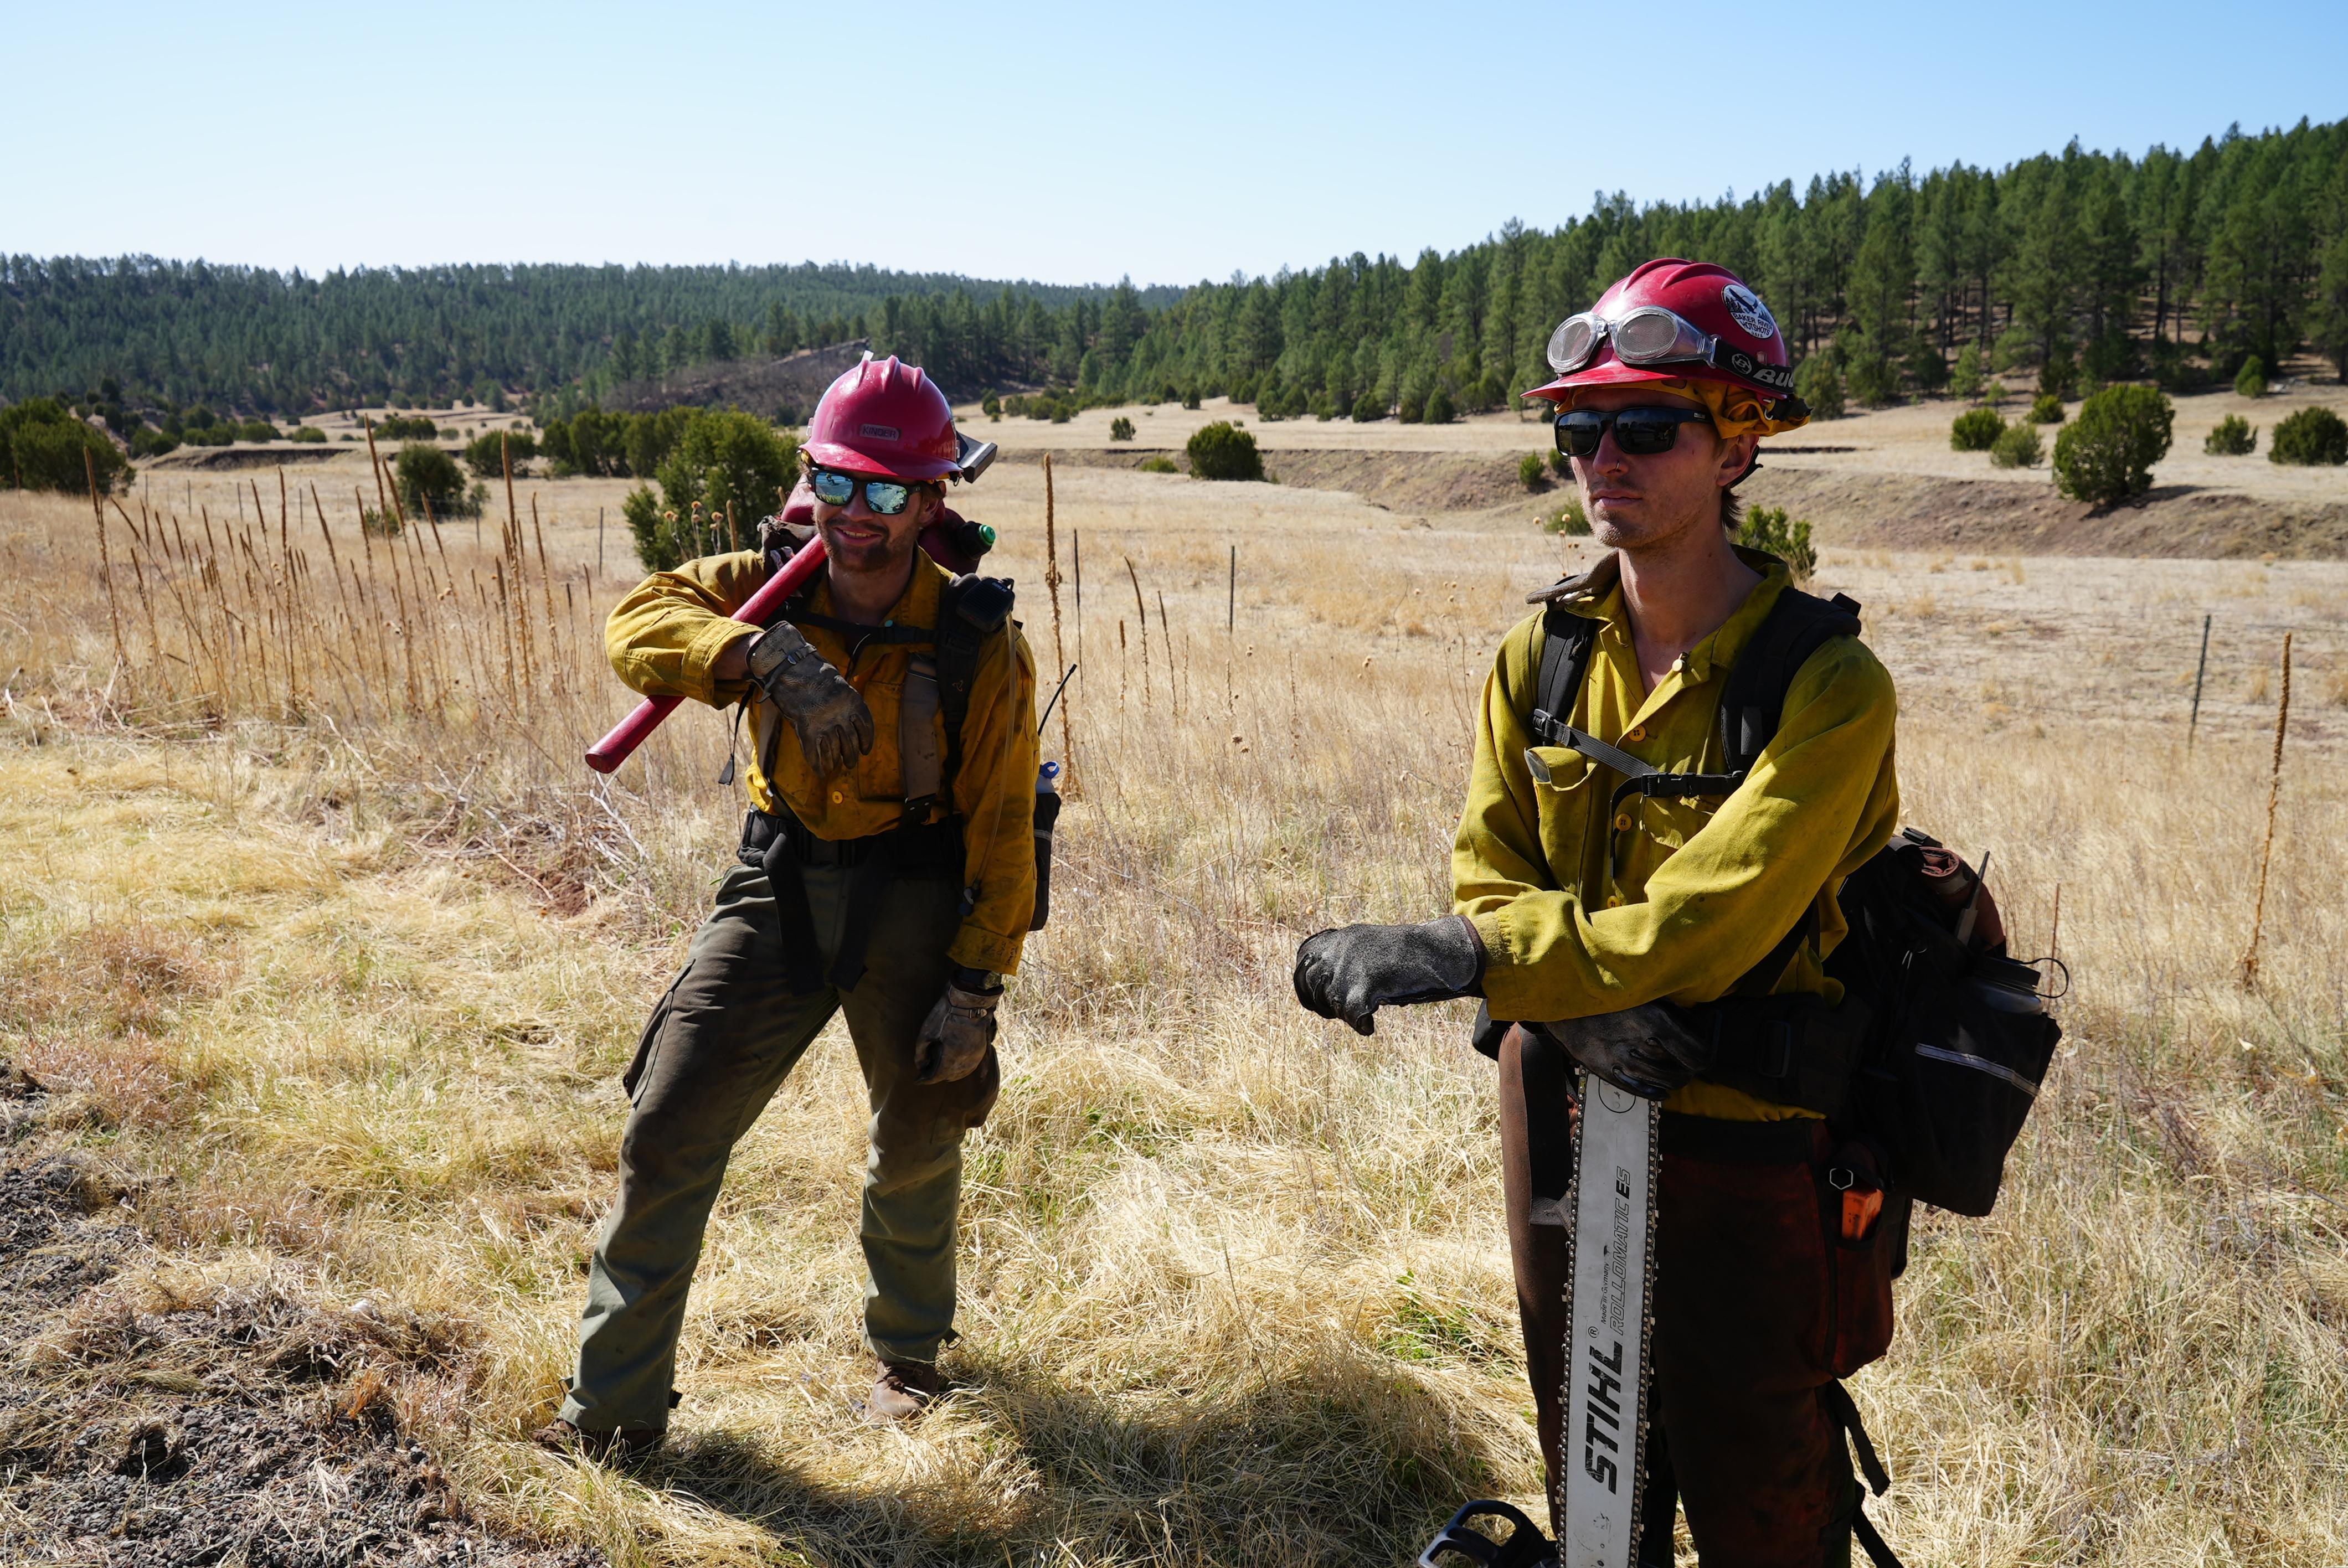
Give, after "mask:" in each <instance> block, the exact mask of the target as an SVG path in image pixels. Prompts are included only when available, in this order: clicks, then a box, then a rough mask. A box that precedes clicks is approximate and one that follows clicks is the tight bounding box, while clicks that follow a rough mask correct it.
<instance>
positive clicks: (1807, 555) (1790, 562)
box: [1736, 507, 1818, 582]
mask: <svg viewBox="0 0 2348 1568" xmlns="http://www.w3.org/2000/svg"><path fill="white" fill-rule="evenodd" d="M1736 542H1737V543H1738V544H1740V545H1743V546H1744V547H1745V548H1747V549H1756V550H1764V551H1766V552H1767V553H1768V554H1770V555H1773V556H1776V558H1777V559H1779V560H1781V561H1784V562H1785V563H1786V565H1787V568H1788V569H1790V570H1791V571H1792V572H1793V574H1794V577H1795V579H1797V581H1804V582H1807V581H1808V580H1809V578H1810V574H1811V573H1813V572H1815V571H1817V570H1818V551H1817V550H1816V549H1814V548H1811V546H1810V521H1809V519H1808V518H1793V519H1791V520H1790V521H1789V520H1788V519H1787V517H1786V508H1785V507H1754V508H1753V509H1752V510H1751V511H1749V512H1747V513H1746V514H1745V523H1744V526H1743V527H1741V528H1738V529H1737V530H1736Z"/></svg>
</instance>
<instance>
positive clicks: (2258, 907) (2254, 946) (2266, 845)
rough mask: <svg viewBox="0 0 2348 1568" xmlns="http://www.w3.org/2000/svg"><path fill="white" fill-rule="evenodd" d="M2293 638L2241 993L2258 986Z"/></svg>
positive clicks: (2285, 647) (2285, 656)
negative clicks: (2260, 948) (2257, 889)
mask: <svg viewBox="0 0 2348 1568" xmlns="http://www.w3.org/2000/svg"><path fill="white" fill-rule="evenodd" d="M2290 727H2291V633H2290V632H2288V631H2286V632H2284V633H2283V634H2282V697H2281V701H2279V702H2277V703H2276V704H2275V732H2274V760H2273V762H2272V763H2271V764H2269V765H2268V768H2267V831H2266V835H2265V837H2264V838H2263V839H2262V840H2260V845H2259V892H2258V897H2257V898H2256V899H2255V900H2253V901H2252V903H2251V905H2250V946H2249V947H2247V948H2243V949H2242V963H2241V981H2242V989H2245V990H2248V989H2250V987H2252V986H2255V985H2257V984H2258V983H2259V936H2260V932H2261V931H2263V930H2264V928H2265V926H2266V917H2267V872H2268V870H2269V868H2270V867H2271V866H2273V864H2274V837H2275V810H2276V808H2277V806H2279V805H2280V804H2281V801H2282V742H2283V735H2284V733H2285V732H2287V731H2288V730H2289V729H2290Z"/></svg>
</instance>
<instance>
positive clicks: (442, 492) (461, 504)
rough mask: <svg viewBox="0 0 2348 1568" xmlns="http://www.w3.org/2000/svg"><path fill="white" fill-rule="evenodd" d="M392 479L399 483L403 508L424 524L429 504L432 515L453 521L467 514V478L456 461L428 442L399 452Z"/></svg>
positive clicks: (393, 467)
mask: <svg viewBox="0 0 2348 1568" xmlns="http://www.w3.org/2000/svg"><path fill="white" fill-rule="evenodd" d="M392 474H393V477H395V478H396V480H397V481H398V484H399V501H400V505H401V506H403V507H407V510H408V512H409V514H410V515H412V516H414V517H415V518H416V520H417V522H422V521H423V520H424V518H423V516H422V514H423V511H424V508H425V505H426V503H427V502H429V503H430V505H431V508H432V515H433V516H434V517H437V518H453V517H455V516H457V515H458V513H459V512H462V511H465V510H466V509H467V507H466V502H465V476H464V473H463V471H462V470H461V469H459V468H458V466H457V459H455V458H454V457H451V456H448V453H446V452H443V451H442V450H440V448H439V447H438V446H433V445H432V444H431V443H429V442H427V441H411V442H409V443H408V444H407V446H402V447H401V448H400V449H399V456H398V458H397V459H396V461H395V462H394V463H393V464H392Z"/></svg>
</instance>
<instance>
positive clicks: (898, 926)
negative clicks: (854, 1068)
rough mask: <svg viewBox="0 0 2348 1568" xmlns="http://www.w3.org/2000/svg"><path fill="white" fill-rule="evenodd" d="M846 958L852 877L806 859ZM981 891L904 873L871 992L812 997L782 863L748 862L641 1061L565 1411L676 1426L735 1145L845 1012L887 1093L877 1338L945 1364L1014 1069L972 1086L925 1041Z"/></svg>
mask: <svg viewBox="0 0 2348 1568" xmlns="http://www.w3.org/2000/svg"><path fill="white" fill-rule="evenodd" d="M803 875H804V876H805V878H806V883H807V897H808V909H809V912H810V913H811V914H812V915H813V916H814V917H815V929H816V934H817V938H818V941H819V944H820V945H821V947H822V948H823V967H824V968H825V969H826V970H827V971H829V968H830V966H831V963H832V959H833V958H834V957H835V955H836V953H837V951H838V948H839V939H840V930H841V927H842V924H843V922H844V920H845V918H846V916H847V912H848V898H847V892H848V878H849V875H850V874H849V873H848V872H846V871H842V870H839V869H836V868H832V867H811V868H808V869H807V870H806V871H805V872H804V873H803ZM960 924H961V890H960V889H959V888H957V887H956V886H953V884H951V883H949V882H946V881H943V880H935V881H926V880H904V881H899V882H895V883H892V884H891V885H890V886H888V888H887V891H886V895H885V898H884V902H883V905H882V908H881V912H880V918H879V920H878V922H877V923H876V925H875V927H874V929H873V932H872V938H871V944H870V948H868V949H867V952H866V957H865V964H866V968H865V970H864V974H863V978H862V979H860V980H859V981H858V982H857V985H856V988H855V989H853V990H850V991H846V992H842V991H840V990H839V989H836V988H830V987H827V988H826V989H823V990H820V991H818V992H816V993H814V994H812V995H809V996H800V997H795V996H793V995H791V993H790V986H789V983H788V980H787V979H785V975H784V966H783V961H782V939H783V938H782V929H781V927H780V925H779V924H778V920H777V918H776V914H775V897H774V893H773V890H772V889H771V888H770V887H769V886H767V877H766V875H765V874H764V873H763V872H759V871H756V870H752V869H750V868H748V867H747V866H745V867H736V869H735V870H734V871H733V872H731V873H730V874H728V875H727V876H726V879H725V881H724V882H723V883H722V884H721V885H720V886H719V888H718V892H717V904H716V908H715V909H713V910H712V911H711V912H710V916H709V918H708V920H707V921H705V923H704V924H703V926H702V927H701V929H700V931H699V932H698V933H697V934H695V937H694V939H693V949H692V955H691V957H690V958H688V959H687V961H686V963H685V972H684V973H682V974H680V975H679V976H678V977H677V978H676V981H675V984H674V985H672V986H671V987H670V988H669V989H668V994H667V995H665V996H664V997H663V998H662V999H661V1000H660V1004H659V1006H657V1007H656V1008H654V1009H653V1016H652V1020H651V1021H650V1022H649V1023H647V1024H646V1025H645V1026H644V1041H643V1044H642V1046H641V1047H640V1048H639V1050H638V1053H637V1058H636V1062H635V1065H634V1067H633V1069H631V1071H630V1074H629V1086H630V1094H631V1098H632V1100H633V1106H632V1108H631V1110H630V1111H629V1113H628V1123H627V1129H626V1131H625V1132H623V1134H622V1136H621V1140H620V1196H619V1201H618V1202H617V1203H616V1204H613V1207H612V1210H611V1213H610V1214H608V1215H607V1216H606V1217H605V1219H604V1222H603V1228H602V1232H601V1234H600V1235H598V1237H597V1239H596V1243H595V1255H594V1259H593V1261H592V1264H591V1265H590V1266H589V1269H588V1276H587V1307H586V1310H585V1311H584V1312H583V1313H582V1315H581V1318H580V1324H579V1370H578V1375H577V1376H576V1377H575V1378H572V1385H571V1397H570V1398H569V1399H567V1400H565V1401H564V1402H563V1406H562V1411H561V1414H562V1419H565V1420H568V1421H570V1422H572V1424H573V1425H575V1426H578V1427H580V1428H582V1430H591V1431H602V1430H612V1429H614V1428H629V1429H647V1428H662V1427H665V1426H667V1425H668V1413H669V1407H670V1405H671V1404H672V1403H673V1402H674V1401H673V1398H672V1395H671V1392H670V1389H671V1384H672V1382H673V1380H674V1378H675V1367H676V1342H677V1335H678V1332H679V1330H680V1329H681V1328H682V1327H683V1326H684V1322H685V1292H686V1290H687V1288H688V1287H689V1286H690V1285H691V1284H692V1281H693V1270H694V1266H695V1264H696V1263H697V1262H698V1261H699V1259H700V1256H701V1241H702V1233H703V1231H704V1230H705V1228H706V1227H707V1225H708V1223H709V1211H710V1208H711V1205H712V1204H715V1203H716V1199H717V1188H718V1184H719V1183H720V1182H721V1181H722V1180H723V1179H724V1177H725V1174H726V1160H727V1158H728V1157H729V1156H730V1155H731V1154H732V1153H733V1150H734V1145H735V1143H736V1142H737V1141H738V1140H739V1139H740V1138H741V1136H742V1134H743V1133H744V1132H747V1131H748V1130H749V1127H750V1124H751V1123H752V1122H755V1121H757V1118H758V1113H759V1112H761V1111H763V1110H764V1109H766V1105H767V1101H768V1100H769V1099H771V1098H772V1097H773V1095H774V1092H775V1091H776V1089H777V1088H778V1087H779V1086H780V1085H781V1083H782V1081H783V1080H784V1078H785V1077H786V1076H788V1074H789V1072H790V1071H791V1068H792V1067H793V1066H794V1065H796V1064H797V1063H798V1060H799V1057H800V1056H801V1055H802V1054H803V1053H804V1052H805V1051H806V1050H807V1048H808V1045H809V1044H810V1043H811V1042H812V1041H813V1040H815V1038H816V1036H817V1035H818V1034H819V1033H820V1032H821V1031H822V1029H823V1026H824V1025H825V1024H827V1023H829V1021H830V1020H831V1016H832V1014H833V1013H835V1012H839V1011H845V1012H846V1014H847V1015H848V1032H849V1035H850V1039H852V1040H854V1041H855V1044H856V1058H857V1061H858V1064H859V1065H860V1066H861V1067H862V1068H863V1070H864V1082H865V1086H866V1089H867V1091H868V1092H869V1099H870V1105H871V1114H872V1121H871V1152H870V1157H869V1158H868V1160H867V1161H866V1164H865V1172H864V1212H863V1224H862V1239H863V1244H864V1266H865V1287H864V1342H865V1345H866V1347H867V1348H870V1350H871V1351H872V1353H873V1354H874V1355H876V1356H880V1357H883V1358H887V1359H889V1360H892V1361H924V1362H925V1361H932V1360H935V1359H936V1358H937V1353H938V1348H939V1347H940V1346H941V1345H942V1344H943V1343H944V1342H945V1341H946V1340H948V1339H950V1338H951V1337H953V1309H954V1221H955V1210H956V1206H957V1204H958V1201H959V1199H960V1196H961V1186H962V1139H963V1133H964V1132H967V1131H968V1130H969V1129H971V1128H973V1127H975V1126H977V1125H978V1124H979V1123H980V1122H983V1121H984V1120H985V1119H986V1113H987V1112H989V1111H990V1110H992V1109H993V1108H994V1097H995V1092H996V1089H997V1087H998V1085H999V1084H1000V1082H1001V1075H1000V1071H999V1070H998V1068H997V1066H996V1063H995V1058H994V1052H993V1051H992V1050H990V1051H988V1052H987V1054H986V1060H985V1061H983V1062H982V1063H980V1065H979V1068H978V1071H975V1072H973V1073H971V1074H970V1075H969V1076H968V1077H966V1078H963V1079H960V1080H958V1081H954V1082H952V1083H919V1082H916V1081H914V1076H913V1041H914V1037H915V1035H916V1034H917V1033H918V1032H919V1031H920V1030H921V1026H922V1020H923V1019H924V1018H926V1017H927V1016H928V1014H929V1011H930V1008H931V1007H932V1004H933V1003H935V1002H936V1000H937V999H938V997H939V995H940V994H941V993H942V991H943V989H944V988H945V982H946V976H947V974H948V972H949V970H950V968H952V966H951V965H950V964H949V963H948V961H947V958H946V944H947V943H948V942H950V941H952V940H953V936H954V932H955V930H956V929H957V928H958V927H959V926H960Z"/></svg>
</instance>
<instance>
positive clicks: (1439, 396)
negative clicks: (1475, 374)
mask: <svg viewBox="0 0 2348 1568" xmlns="http://www.w3.org/2000/svg"><path fill="white" fill-rule="evenodd" d="M1458 414H1459V411H1458V410H1457V408H1455V407H1453V406H1452V405H1451V395H1450V394H1449V393H1447V392H1446V391H1444V390H1443V388H1441V387H1439V386H1438V387H1437V388H1436V389H1435V390H1434V391H1433V392H1430V393H1428V394H1427V395H1426V410H1425V412H1424V415H1422V417H1424V418H1425V419H1426V422H1427V423H1428V424H1429V425H1448V424H1450V423H1451V422H1452V420H1453V419H1455V418H1457V416H1458Z"/></svg>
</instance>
